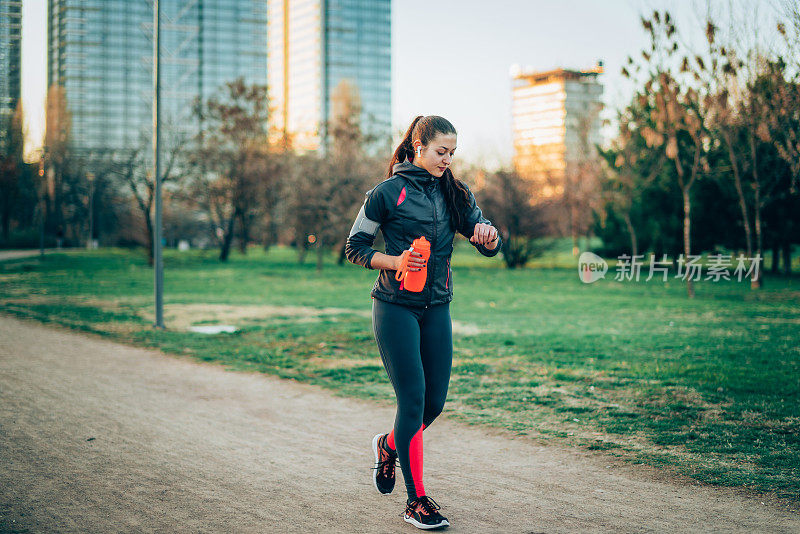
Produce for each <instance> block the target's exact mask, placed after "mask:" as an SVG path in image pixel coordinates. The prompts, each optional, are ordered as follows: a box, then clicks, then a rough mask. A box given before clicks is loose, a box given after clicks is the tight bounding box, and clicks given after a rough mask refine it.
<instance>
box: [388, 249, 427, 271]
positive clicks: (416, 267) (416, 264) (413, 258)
mask: <svg viewBox="0 0 800 534" xmlns="http://www.w3.org/2000/svg"><path fill="white" fill-rule="evenodd" d="M402 258H403V256H402V255H400V256H395V268H394V270H395V271H397V270H398V269H400V263H401V262H402ZM423 267H425V260H424V259H423V257H422V253H420V252H417V251H416V250H412V251H410V252H409V253H408V270H409V271H420V270H422V268H423Z"/></svg>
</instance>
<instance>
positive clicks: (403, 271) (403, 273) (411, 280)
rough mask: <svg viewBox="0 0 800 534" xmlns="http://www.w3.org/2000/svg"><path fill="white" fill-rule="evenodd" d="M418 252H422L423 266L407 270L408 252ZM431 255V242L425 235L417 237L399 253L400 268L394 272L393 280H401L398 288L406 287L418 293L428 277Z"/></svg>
mask: <svg viewBox="0 0 800 534" xmlns="http://www.w3.org/2000/svg"><path fill="white" fill-rule="evenodd" d="M412 251H414V252H419V253H420V254H422V259H423V260H425V267H423V268H422V269H420V270H419V271H409V270H408V257H409V254H410V253H411V252H412ZM430 257H431V244H430V242H429V241H428V240H427V239H425V236H422V237H419V238H417V239H415V240H414V242H413V243H412V244H411V248H410V249H408V250H406V251H404V252H403V254H402V255H401V258H402V259H401V260H400V268H399V269H398V270H397V273H396V274H395V280H399V281H400V282H402V283H401V284H400V289H406V290H408V291H413V292H415V293H419V292H420V291H422V288H423V287H425V280H426V279H427V278H428V259H429V258H430Z"/></svg>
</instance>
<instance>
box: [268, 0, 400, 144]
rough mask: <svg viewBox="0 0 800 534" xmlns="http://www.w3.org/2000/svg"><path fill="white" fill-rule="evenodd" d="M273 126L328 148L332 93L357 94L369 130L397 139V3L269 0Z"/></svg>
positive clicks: (294, 139)
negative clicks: (346, 87) (342, 89)
mask: <svg viewBox="0 0 800 534" xmlns="http://www.w3.org/2000/svg"><path fill="white" fill-rule="evenodd" d="M267 3H268V10H267V20H268V29H267V35H268V52H267V74H268V79H269V81H268V86H269V91H270V105H271V107H273V111H272V116H273V121H272V125H273V127H275V128H276V129H277V130H278V131H279V132H282V134H283V135H284V136H285V137H286V138H290V139H291V140H292V145H293V146H294V147H295V148H298V149H301V150H314V149H317V148H319V147H321V146H322V145H323V139H324V138H325V131H324V129H325V125H326V123H327V122H329V121H330V120H331V118H332V112H333V105H332V96H333V94H334V91H335V90H336V88H337V86H339V84H340V83H342V82H343V80H347V82H348V83H349V84H350V85H351V86H352V87H355V88H356V89H357V92H358V97H359V99H360V102H361V106H362V116H361V125H362V129H364V130H365V131H367V132H368V133H371V134H373V135H376V136H378V137H386V138H388V137H389V136H391V120H392V117H391V114H392V109H391V108H392V93H391V81H392V80H391V78H392V64H391V29H392V28H391V0H268V2H267Z"/></svg>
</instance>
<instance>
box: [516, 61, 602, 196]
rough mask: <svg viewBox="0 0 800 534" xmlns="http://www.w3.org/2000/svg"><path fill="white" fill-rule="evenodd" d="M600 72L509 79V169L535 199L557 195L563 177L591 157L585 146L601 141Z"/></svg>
mask: <svg viewBox="0 0 800 534" xmlns="http://www.w3.org/2000/svg"><path fill="white" fill-rule="evenodd" d="M602 72H603V70H602V67H601V66H598V67H596V68H594V69H591V70H587V71H572V70H565V69H558V70H554V71H548V72H522V73H519V74H517V75H515V76H514V79H513V80H512V104H511V116H512V124H513V138H514V167H515V169H516V170H517V172H518V173H519V175H520V176H521V177H522V178H524V179H526V180H528V181H530V182H531V183H532V184H533V186H534V189H535V193H536V195H537V197H539V198H540V199H549V198H553V197H557V196H560V195H562V194H563V193H564V184H565V177H566V173H567V172H569V171H570V169H571V168H572V167H573V166H575V165H577V164H579V163H580V162H581V161H582V160H583V159H585V158H587V157H591V155H589V154H585V151H586V149H585V147H586V146H587V145H588V146H590V147H592V146H594V144H599V143H600V142H601V136H600V118H599V114H598V111H599V109H600V107H601V105H602V104H601V102H600V99H601V97H602V94H603V86H602V85H600V83H599V81H598V80H597V76H598V74H600V73H602Z"/></svg>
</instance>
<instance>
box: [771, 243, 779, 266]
mask: <svg viewBox="0 0 800 534" xmlns="http://www.w3.org/2000/svg"><path fill="white" fill-rule="evenodd" d="M780 253H781V249H780V247H779V246H778V243H777V241H776V242H775V244H774V245H772V267H771V268H770V271H771V272H772V274H778V266H779V264H780V263H781V256H780Z"/></svg>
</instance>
